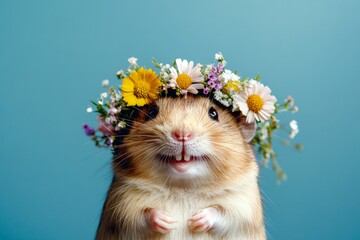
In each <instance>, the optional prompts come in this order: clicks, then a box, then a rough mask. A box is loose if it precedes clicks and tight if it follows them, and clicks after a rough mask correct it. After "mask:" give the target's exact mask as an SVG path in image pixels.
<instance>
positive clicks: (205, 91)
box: [203, 87, 210, 95]
mask: <svg viewBox="0 0 360 240" xmlns="http://www.w3.org/2000/svg"><path fill="white" fill-rule="evenodd" d="M209 92H210V88H208V87H206V88H204V91H203V93H204V94H206V95H207V94H209Z"/></svg>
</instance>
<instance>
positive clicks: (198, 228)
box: [188, 207, 220, 233]
mask: <svg viewBox="0 0 360 240" xmlns="http://www.w3.org/2000/svg"><path fill="white" fill-rule="evenodd" d="M219 217H220V213H219V211H218V210H217V209H216V208H213V207H209V208H204V209H201V210H199V211H197V212H196V213H195V214H194V215H193V216H192V217H191V218H190V219H189V220H188V226H189V228H190V230H191V231H192V232H198V233H201V232H207V231H209V230H210V229H211V228H212V227H213V226H214V223H215V222H216V221H217V220H218V219H219Z"/></svg>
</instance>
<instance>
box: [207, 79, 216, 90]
mask: <svg viewBox="0 0 360 240" xmlns="http://www.w3.org/2000/svg"><path fill="white" fill-rule="evenodd" d="M208 84H209V85H210V86H211V87H212V88H214V87H215V81H214V80H210V81H208Z"/></svg>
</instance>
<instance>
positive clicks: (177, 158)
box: [175, 153, 181, 161]
mask: <svg viewBox="0 0 360 240" xmlns="http://www.w3.org/2000/svg"><path fill="white" fill-rule="evenodd" d="M175 159H176V161H180V160H181V153H179V154H176V156H175Z"/></svg>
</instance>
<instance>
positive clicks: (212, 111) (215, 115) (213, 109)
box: [209, 107, 219, 121]
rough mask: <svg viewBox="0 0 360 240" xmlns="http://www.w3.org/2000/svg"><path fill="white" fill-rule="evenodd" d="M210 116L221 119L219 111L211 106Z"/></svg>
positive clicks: (216, 119) (213, 118)
mask: <svg viewBox="0 0 360 240" xmlns="http://www.w3.org/2000/svg"><path fill="white" fill-rule="evenodd" d="M209 117H210V118H211V119H212V120H214V121H219V115H218V113H217V111H216V110H215V108H213V107H210V108H209Z"/></svg>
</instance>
